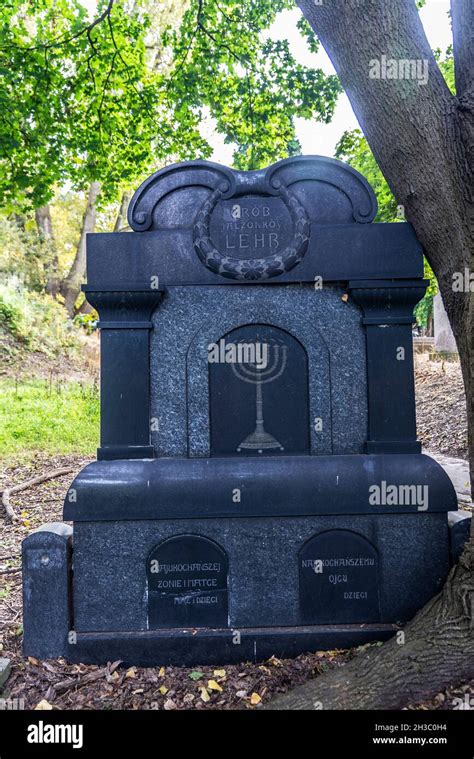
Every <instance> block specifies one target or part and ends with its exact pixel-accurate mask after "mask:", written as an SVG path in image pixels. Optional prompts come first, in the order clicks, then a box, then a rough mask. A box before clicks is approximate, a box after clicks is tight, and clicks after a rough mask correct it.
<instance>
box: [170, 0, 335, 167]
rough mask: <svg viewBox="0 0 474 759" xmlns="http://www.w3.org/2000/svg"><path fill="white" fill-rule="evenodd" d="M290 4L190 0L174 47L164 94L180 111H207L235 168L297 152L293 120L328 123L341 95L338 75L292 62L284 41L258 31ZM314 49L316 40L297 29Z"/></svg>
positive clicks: (175, 32)
mask: <svg viewBox="0 0 474 759" xmlns="http://www.w3.org/2000/svg"><path fill="white" fill-rule="evenodd" d="M291 7H293V3H292V2H290V1H289V0H276V1H273V2H272V0H258V1H256V0H246V1H245V2H241V1H240V0H225V1H224V0H223V1H222V2H220V3H219V2H217V1H216V0H213V1H212V2H204V1H203V0H191V4H190V7H189V9H188V11H187V12H186V13H185V15H184V17H183V23H182V24H181V26H180V28H179V30H176V29H175V30H172V29H168V30H167V32H166V34H165V35H164V38H163V42H164V43H165V44H167V45H169V46H170V48H171V49H172V58H173V60H174V62H175V63H174V66H173V67H172V68H171V70H170V80H169V83H168V91H169V92H171V93H172V95H171V99H172V100H173V101H174V102H176V103H181V104H182V107H183V108H192V109H197V110H198V112H199V113H201V112H202V110H201V109H202V107H203V106H207V107H208V108H209V112H210V114H211V116H212V117H213V118H214V119H215V120H216V128H217V131H218V132H220V133H222V134H223V135H225V140H226V142H231V143H235V144H236V146H237V147H236V150H235V152H234V165H235V166H236V167H237V168H240V169H255V168H260V167H262V166H265V165H267V164H268V163H271V162H272V161H275V160H278V159H279V158H284V157H286V156H287V155H288V153H289V150H290V149H292V148H293V149H294V139H295V130H294V119H295V117H297V116H299V117H302V118H307V119H309V118H316V119H318V120H320V121H324V122H328V121H330V119H331V117H332V114H333V112H334V106H335V103H336V99H337V96H338V94H339V92H341V87H340V84H339V80H338V79H337V77H336V76H326V75H325V74H324V73H323V72H322V71H321V70H320V69H313V68H308V67H306V66H302V65H301V64H299V63H297V61H296V60H295V58H294V57H293V55H292V54H291V52H290V49H289V43H288V41H287V40H272V39H268V38H264V36H263V32H264V31H265V30H266V29H268V27H269V26H270V25H271V24H272V23H273V21H274V20H275V18H276V16H277V14H278V12H279V11H282V10H284V9H286V8H291ZM302 31H303V32H304V35H305V37H306V39H307V41H308V42H309V44H310V47H311V49H312V50H315V49H316V48H317V42H316V39H315V37H314V34H312V32H311V31H310V30H309V27H308V26H307V25H305V24H304V22H303V25H302Z"/></svg>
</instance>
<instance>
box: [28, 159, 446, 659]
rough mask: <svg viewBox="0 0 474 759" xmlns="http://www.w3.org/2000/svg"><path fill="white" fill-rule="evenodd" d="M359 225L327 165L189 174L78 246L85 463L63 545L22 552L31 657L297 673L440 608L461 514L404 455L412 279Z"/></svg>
mask: <svg viewBox="0 0 474 759" xmlns="http://www.w3.org/2000/svg"><path fill="white" fill-rule="evenodd" d="M376 211H377V204H376V201H375V197H374V193H373V191H372V189H371V188H370V186H369V185H368V183H367V182H366V180H365V179H364V177H362V176H361V175H360V174H358V173H357V172H356V171H354V170H353V169H352V168H350V167H349V166H348V165H347V164H343V163H341V162H339V161H335V160H333V159H328V158H323V157H319V156H299V157H295V158H289V159H287V160H284V161H280V162H278V163H276V164H274V165H273V166H270V167H268V168H267V169H262V170H259V171H251V172H241V171H233V170H231V169H229V168H227V167H225V166H219V165H217V164H214V163H211V162H207V161H191V162H187V163H183V164H176V165H173V166H168V167H166V168H165V169H162V170H161V171H159V172H157V173H156V174H154V175H152V176H151V177H150V178H149V179H147V180H146V181H145V182H144V183H143V184H142V185H141V187H139V188H138V190H137V191H136V193H135V195H134V197H133V198H132V201H131V203H130V208H129V223H130V227H131V228H132V230H133V231H132V233H131V234H118V233H112V234H91V235H88V240H87V276H88V283H87V285H86V286H85V287H84V291H85V293H86V297H87V299H88V301H89V302H90V303H91V304H92V305H93V306H94V307H95V308H96V309H97V310H98V312H99V317H100V322H99V326H100V328H101V333H102V334H101V442H100V447H99V449H98V460H97V461H95V462H93V463H91V464H89V465H88V466H86V467H85V468H84V469H83V470H82V472H80V474H79V475H78V476H77V477H76V479H75V480H74V482H73V483H72V485H71V490H70V491H69V493H68V494H67V496H66V499H65V506H64V518H65V520H70V521H71V522H73V525H74V527H73V536H72V539H71V537H70V536H69V535H68V537H67V540H66V537H64V535H63V536H59V535H58V533H57V531H56V532H54V531H53V532H52V533H51V531H46V532H45V533H44V534H43V535H39V536H37V537H33V536H32V537H31V539H30V538H28V539H27V540H25V542H24V588H25V589H26V590H25V615H24V620H25V622H24V623H25V652H26V653H27V654H30V655H32V656H43V655H48V656H53V655H57V656H60V655H61V656H65V657H66V658H67V659H69V660H72V661H83V662H84V661H85V662H106V661H111V660H114V659H120V660H121V661H123V662H127V663H133V664H143V665H150V664H157V663H159V664H160V665H161V664H174V665H181V664H196V663H205V662H209V663H211V662H216V663H221V664H222V663H225V662H228V661H245V660H248V659H252V660H254V661H256V660H263V659H266V658H268V657H269V656H271V655H272V654H274V655H275V656H278V657H281V656H292V655H296V654H298V653H301V652H302V651H306V650H317V649H322V648H326V647H328V648H337V647H348V646H351V645H357V644H360V643H364V642H367V641H370V640H377V639H379V640H380V639H384V638H387V637H390V636H391V635H393V634H394V632H395V631H396V630H397V629H398V625H399V624H400V623H402V622H405V621H407V620H408V619H410V618H411V617H412V616H413V614H414V613H415V612H416V610H417V609H418V608H420V607H421V606H422V605H423V604H424V603H425V602H426V601H427V600H428V599H429V598H431V597H432V596H433V595H434V594H435V593H437V592H438V590H439V589H440V587H441V586H442V584H443V582H444V579H445V577H446V575H447V573H448V571H449V568H450V566H451V561H452V559H451V554H450V536H449V528H448V522H447V512H448V511H452V510H455V509H456V508H457V502H456V494H455V492H454V489H453V486H452V484H451V482H450V480H449V478H448V476H447V475H446V473H445V472H444V470H443V469H442V468H441V467H440V466H439V465H438V464H437V463H436V462H435V461H433V460H432V459H430V458H429V457H428V456H425V455H422V454H421V446H420V444H419V442H418V441H417V439H416V424H415V399H414V385H413V355H412V322H413V308H414V306H415V304H416V303H417V302H418V301H419V300H420V298H421V297H422V296H423V294H424V292H425V289H426V282H425V280H423V255H422V250H421V247H420V245H419V243H418V241H417V240H416V238H415V235H414V233H413V230H412V228H411V227H410V225H409V224H405V223H399V224H398V223H397V224H374V223H373V219H374V217H375V214H376ZM239 346H240V349H241V350H242V349H243V347H245V349H246V350H247V349H248V350H250V353H248V354H247V355H246V356H245V355H243V354H241V355H240V357H239V354H238V352H237V354H236V355H237V359H235V358H233V359H232V360H231V361H228V360H227V359H226V356H227V355H229V354H228V353H227V350H228V349H229V350H230V351H231V352H232V350H236V351H238V350H239ZM257 348H259V349H263V348H265V350H267V355H266V357H264V360H262V356H261V355H260V354H258V353H257ZM251 350H254V351H255V353H254V354H252V352H251ZM216 351H217V352H216ZM211 356H213V358H211ZM216 356H217V359H216ZM374 488H375V490H376V492H378V493H386V492H387V488H389V489H391V492H394V493H395V496H394V497H393V498H392V499H391V500H390V501H389V500H387V499H386V498H385V496H381V497H380V498H378V499H377V498H376V499H373V498H372V497H371V493H373V491H374ZM404 493H405V494H408V496H407V497H402V496H403V494H404ZM419 493H422V494H424V497H423V500H422V501H419V500H417V494H419ZM71 494H73V496H74V497H70V496H71ZM51 534H53V537H50V536H51ZM458 542H459V541H458ZM458 542H456V541H454V540H453V542H452V544H453V555H454V554H455V551H454V546H455V545H456V552H457V551H458V548H459V546H458V545H457V543H458ZM56 543H57V544H58V547H59V548H60V556H61V562H60V563H58V564H57V566H56V565H55V567H56V569H55V575H54V576H55V578H56V579H55V583H54V586H51V585H50V584H48V577H49V576H50V574H48V572H49V570H48V568H47V566H46V565H45V564H42V563H41V561H37V559H36V558H35V557H37V556H38V555H40V554H41V555H42V553H41V552H42V551H43V549H49V548H50V547H51V546H53V545H56ZM38 551H39V552H40V554H39V553H38ZM58 556H59V554H58ZM72 567H73V568H74V571H73V572H72ZM317 567H320V568H321V570H322V571H321V572H319V571H315V570H316V569H317ZM61 578H62V579H61ZM71 578H72V584H71ZM45 620H49V622H48V624H47V625H46V629H47V633H45V632H44V629H43V626H44V624H45ZM68 628H69V633H68V634H66V632H67V630H68ZM48 641H49V642H48Z"/></svg>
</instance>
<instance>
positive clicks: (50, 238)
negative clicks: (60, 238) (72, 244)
mask: <svg viewBox="0 0 474 759" xmlns="http://www.w3.org/2000/svg"><path fill="white" fill-rule="evenodd" d="M35 220H36V228H37V230H38V235H39V238H40V242H41V244H42V246H43V249H44V254H45V265H44V269H45V272H46V285H45V289H46V292H47V293H49V294H50V295H52V296H53V297H55V296H56V295H57V294H58V293H59V287H60V279H59V260H58V249H57V247H56V240H55V238H54V230H53V222H52V220H51V208H50V206H49V204H47V205H45V206H41V207H40V208H36V210H35Z"/></svg>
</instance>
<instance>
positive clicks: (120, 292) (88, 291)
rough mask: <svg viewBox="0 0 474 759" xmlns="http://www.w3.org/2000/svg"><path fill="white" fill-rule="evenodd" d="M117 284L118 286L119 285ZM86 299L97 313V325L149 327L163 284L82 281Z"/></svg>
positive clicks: (106, 326)
mask: <svg viewBox="0 0 474 759" xmlns="http://www.w3.org/2000/svg"><path fill="white" fill-rule="evenodd" d="M119 288H120V289H119ZM82 290H83V292H84V293H85V296H86V298H87V301H88V302H89V303H90V304H91V306H93V307H94V308H95V309H96V310H97V312H98V313H99V316H100V321H99V328H100V329H152V328H153V322H152V321H151V317H152V314H153V311H154V310H155V309H156V308H157V306H159V304H160V303H161V301H162V299H163V296H164V294H165V290H164V288H158V287H157V288H152V287H150V286H143V287H130V288H129V287H127V288H126V289H124V286H123V285H120V286H113V285H112V286H107V287H105V286H101V287H93V286H91V285H83V287H82Z"/></svg>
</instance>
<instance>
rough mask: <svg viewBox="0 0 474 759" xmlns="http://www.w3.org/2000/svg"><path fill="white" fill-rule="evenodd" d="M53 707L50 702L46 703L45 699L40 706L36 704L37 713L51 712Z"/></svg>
mask: <svg viewBox="0 0 474 759" xmlns="http://www.w3.org/2000/svg"><path fill="white" fill-rule="evenodd" d="M52 708H53V707H52V706H51V704H50V703H49V701H46V699H45V698H43V699H42V700H41V701H40V702H39V704H36V706H35V711H39V712H40V711H50V710H51V709H52Z"/></svg>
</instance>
